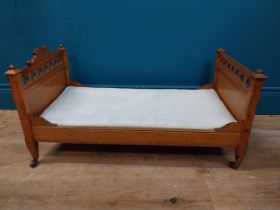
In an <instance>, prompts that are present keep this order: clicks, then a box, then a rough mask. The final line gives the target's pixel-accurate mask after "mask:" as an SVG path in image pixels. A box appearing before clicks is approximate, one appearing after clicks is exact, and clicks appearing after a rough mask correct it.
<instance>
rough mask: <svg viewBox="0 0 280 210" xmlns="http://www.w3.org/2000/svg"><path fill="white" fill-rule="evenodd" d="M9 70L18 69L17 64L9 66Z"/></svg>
mask: <svg viewBox="0 0 280 210" xmlns="http://www.w3.org/2000/svg"><path fill="white" fill-rule="evenodd" d="M8 70H16V67H15V65H13V64H11V65H10V66H9V68H8Z"/></svg>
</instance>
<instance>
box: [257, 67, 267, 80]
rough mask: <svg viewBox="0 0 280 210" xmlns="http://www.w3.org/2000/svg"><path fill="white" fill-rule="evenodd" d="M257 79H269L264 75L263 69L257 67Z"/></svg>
mask: <svg viewBox="0 0 280 210" xmlns="http://www.w3.org/2000/svg"><path fill="white" fill-rule="evenodd" d="M255 78H256V79H267V76H266V75H264V72H263V70H262V69H257V70H256V74H255Z"/></svg>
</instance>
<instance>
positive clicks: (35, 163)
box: [29, 159, 39, 168]
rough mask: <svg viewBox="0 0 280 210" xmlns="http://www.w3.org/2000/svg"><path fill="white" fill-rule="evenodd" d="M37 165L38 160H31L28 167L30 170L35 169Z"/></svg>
mask: <svg viewBox="0 0 280 210" xmlns="http://www.w3.org/2000/svg"><path fill="white" fill-rule="evenodd" d="M38 164H39V162H38V160H37V159H33V160H31V162H30V164H29V165H30V167H31V168H35V167H36V166H38Z"/></svg>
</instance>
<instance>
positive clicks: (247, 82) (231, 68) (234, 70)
mask: <svg viewBox="0 0 280 210" xmlns="http://www.w3.org/2000/svg"><path fill="white" fill-rule="evenodd" d="M220 53H221V52H218V54H220ZM218 59H219V62H220V63H221V65H223V67H224V68H223V69H224V70H225V71H227V72H229V73H231V74H232V75H235V76H236V77H238V78H239V80H240V82H242V84H243V85H244V87H246V88H250V86H251V84H252V81H251V80H252V79H251V78H249V77H247V76H246V75H245V74H244V73H243V72H242V71H240V69H239V67H238V66H236V65H235V64H234V63H232V62H231V61H229V60H226V59H225V58H223V57H222V56H221V55H219V56H218ZM256 74H257V75H258V74H260V75H262V74H263V71H262V70H261V69H258V70H257V71H256Z"/></svg>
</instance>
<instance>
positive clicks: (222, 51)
mask: <svg viewBox="0 0 280 210" xmlns="http://www.w3.org/2000/svg"><path fill="white" fill-rule="evenodd" d="M225 52H226V50H225V49H224V48H219V49H217V53H225Z"/></svg>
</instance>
